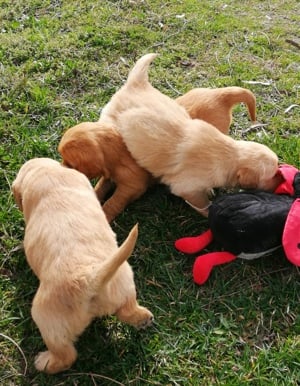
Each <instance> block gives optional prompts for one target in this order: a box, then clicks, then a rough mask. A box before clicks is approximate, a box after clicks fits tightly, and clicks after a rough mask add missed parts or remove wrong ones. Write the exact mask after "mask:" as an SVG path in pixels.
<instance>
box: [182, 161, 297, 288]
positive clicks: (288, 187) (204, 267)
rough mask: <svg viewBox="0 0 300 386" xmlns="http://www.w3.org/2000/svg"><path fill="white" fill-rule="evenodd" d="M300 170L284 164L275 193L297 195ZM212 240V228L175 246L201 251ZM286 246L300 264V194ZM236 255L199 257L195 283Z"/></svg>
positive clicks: (286, 233) (289, 255)
mask: <svg viewBox="0 0 300 386" xmlns="http://www.w3.org/2000/svg"><path fill="white" fill-rule="evenodd" d="M298 172H299V170H298V169H296V168H295V167H294V166H291V165H281V166H280V167H279V170H278V173H279V174H280V175H281V177H282V182H281V183H280V184H279V185H278V187H277V188H276V190H275V192H274V193H276V194H289V195H291V196H293V195H294V194H295V190H294V187H293V182H294V179H295V176H296V174H297V173H298ZM299 180H300V179H299ZM299 185H300V181H299ZM212 240H213V235H212V232H211V231H210V230H208V231H206V232H204V233H203V234H201V235H199V236H194V237H183V238H181V239H178V240H176V241H175V248H176V249H177V250H179V251H180V252H183V253H197V252H199V251H201V250H202V249H203V248H205V247H206V246H207V245H208V244H209V243H210V242H211V241H212ZM282 245H283V248H284V251H285V253H286V256H287V258H288V260H289V261H290V262H291V263H293V264H295V265H297V266H300V197H299V198H297V199H296V200H295V201H294V203H293V205H292V207H291V210H290V212H289V215H288V218H287V221H286V223H285V227H284V231H283V236H282ZM236 258H237V256H235V255H234V254H232V253H230V252H211V253H207V254H205V255H202V256H198V257H197V258H196V260H195V263H194V266H193V279H194V282H195V283H197V284H204V283H205V282H206V280H207V279H208V277H209V275H210V273H211V271H212V269H213V267H214V266H217V265H221V264H225V263H228V262H230V261H233V260H235V259H236Z"/></svg>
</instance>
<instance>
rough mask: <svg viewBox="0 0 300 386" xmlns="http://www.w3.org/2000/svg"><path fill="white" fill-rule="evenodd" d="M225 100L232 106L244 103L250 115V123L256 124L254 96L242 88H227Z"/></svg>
mask: <svg viewBox="0 0 300 386" xmlns="http://www.w3.org/2000/svg"><path fill="white" fill-rule="evenodd" d="M226 90H227V92H228V94H227V98H228V99H227V100H229V101H230V104H231V106H230V107H232V106H234V105H235V104H237V103H245V104H246V106H247V108H248V112H249V115H250V119H251V121H252V122H253V123H254V122H256V98H255V95H254V94H253V93H252V92H251V91H250V90H248V89H246V88H242V87H227V88H226Z"/></svg>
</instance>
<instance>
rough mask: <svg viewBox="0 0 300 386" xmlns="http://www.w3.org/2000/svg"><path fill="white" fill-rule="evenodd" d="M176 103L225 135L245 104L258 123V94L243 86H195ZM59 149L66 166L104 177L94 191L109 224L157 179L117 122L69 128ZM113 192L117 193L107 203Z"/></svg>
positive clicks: (90, 176)
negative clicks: (141, 163) (136, 156)
mask: <svg viewBox="0 0 300 386" xmlns="http://www.w3.org/2000/svg"><path fill="white" fill-rule="evenodd" d="M176 102H177V103H178V104H180V105H181V106H182V107H184V108H185V109H186V110H187V111H188V113H189V115H190V116H191V117H192V118H199V119H203V120H205V121H207V122H209V123H211V124H213V125H215V126H216V127H217V128H218V129H219V130H220V131H222V132H224V133H226V134H227V133H228V131H229V127H230V124H231V110H232V107H233V106H234V105H235V104H236V103H239V102H244V103H246V104H247V106H248V109H249V113H250V117H251V119H252V121H255V119H256V118H255V117H256V113H255V96H254V95H253V94H252V93H251V91H249V90H247V89H243V88H240V87H225V88H220V89H208V88H207V89H206V88H205V89H204V88H203V89H200V88H196V89H193V90H191V91H189V92H187V93H186V94H184V95H183V96H181V97H179V98H177V99H176ZM104 111H105V110H104ZM58 151H59V153H60V154H61V156H62V158H63V164H64V165H65V166H68V167H71V168H74V169H76V170H79V171H80V172H82V173H83V174H85V175H86V176H87V177H88V178H90V179H93V178H100V179H99V182H98V183H97V185H96V187H95V191H96V194H97V196H98V199H99V200H100V201H101V202H102V203H103V210H104V213H105V215H106V217H107V220H108V221H109V222H111V221H112V220H114V219H115V217H116V216H117V215H118V214H120V213H121V212H122V211H123V210H124V209H125V207H126V206H127V205H128V204H129V203H130V202H132V201H134V200H136V199H138V198H139V197H140V196H141V195H142V194H143V193H144V192H145V191H146V190H147V189H148V187H149V185H152V184H153V183H154V181H155V180H154V178H153V176H152V175H151V174H150V173H149V172H148V171H146V170H145V169H144V168H142V167H141V166H139V165H138V164H137V162H136V161H135V160H134V159H133V158H132V156H131V154H130V153H129V151H128V150H127V147H126V146H125V144H124V141H123V139H122V137H121V135H120V133H119V131H118V130H117V129H116V128H115V127H114V126H113V125H112V124H109V125H108V124H105V123H103V122H101V118H100V120H99V121H98V122H83V123H80V124H78V125H76V126H74V127H71V128H70V129H68V130H67V131H66V133H65V134H64V135H63V137H62V139H61V141H60V143H59V146H58ZM113 190H114V191H113ZM111 191H113V193H112V195H111V196H110V198H109V199H108V200H106V201H105V199H106V197H107V194H108V193H109V192H111Z"/></svg>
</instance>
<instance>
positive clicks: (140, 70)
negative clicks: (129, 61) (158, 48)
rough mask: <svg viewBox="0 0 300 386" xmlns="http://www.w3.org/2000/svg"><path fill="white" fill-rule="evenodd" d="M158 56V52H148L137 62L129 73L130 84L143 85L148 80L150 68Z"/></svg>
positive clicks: (128, 82) (128, 81)
mask: <svg viewBox="0 0 300 386" xmlns="http://www.w3.org/2000/svg"><path fill="white" fill-rule="evenodd" d="M156 56H157V54H146V55H144V56H142V57H141V58H140V59H139V60H138V61H137V62H136V63H135V65H134V67H133V69H132V70H131V71H130V73H129V75H128V79H127V85H128V86H141V85H144V84H146V83H147V82H148V68H149V65H150V63H151V62H152V61H153V60H154V59H155V58H156Z"/></svg>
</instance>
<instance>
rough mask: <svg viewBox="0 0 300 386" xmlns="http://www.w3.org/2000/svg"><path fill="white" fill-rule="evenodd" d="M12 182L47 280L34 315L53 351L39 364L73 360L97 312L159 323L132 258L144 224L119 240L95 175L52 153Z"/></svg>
mask: <svg viewBox="0 0 300 386" xmlns="http://www.w3.org/2000/svg"><path fill="white" fill-rule="evenodd" d="M12 189H13V193H14V196H15V200H16V203H17V204H18V206H19V208H20V209H21V210H22V211H23V214H24V219H25V223H26V229H25V236H24V248H25V253H26V257H27V260H28V263H29V265H30V267H31V268H32V270H33V271H34V273H35V274H36V275H37V277H38V278H39V281H40V285H39V288H38V290H37V293H36V295H35V297H34V300H33V304H32V317H33V319H34V321H35V323H36V324H37V326H38V328H39V330H40V332H41V335H42V337H43V340H44V342H45V344H46V346H47V349H48V351H44V352H41V353H39V354H38V355H37V357H36V360H35V366H36V368H37V369H38V370H40V371H45V372H47V373H57V372H59V371H62V370H65V369H67V368H69V367H70V366H71V365H72V363H73V362H74V361H75V360H76V357H77V353H76V350H75V348H74V345H73V343H74V341H75V340H76V338H77V337H78V336H79V335H80V334H81V333H82V332H83V331H84V329H85V328H86V327H87V326H88V325H89V323H90V322H91V320H92V319H93V318H95V317H97V316H103V315H112V314H115V315H116V316H117V317H118V318H119V319H120V320H121V321H124V322H127V323H129V324H131V325H133V326H135V327H137V328H143V327H146V326H147V325H149V324H150V323H151V321H152V318H153V316H152V314H151V312H150V311H148V310H147V309H146V308H144V307H140V306H139V305H138V303H137V301H136V290H135V285H134V279H133V272H132V270H131V268H130V266H129V264H128V262H127V261H126V260H127V258H128V257H129V255H130V254H131V253H132V250H133V248H134V245H135V242H136V239H137V234H138V230H137V226H135V227H134V228H133V229H132V231H131V232H130V234H129V236H128V237H127V239H126V240H125V242H124V243H123V244H122V245H121V246H120V247H118V245H117V241H116V235H115V233H114V232H113V231H112V229H111V228H110V226H109V224H108V222H107V220H106V218H105V215H104V213H103V211H102V209H101V206H100V204H99V201H98V200H97V197H96V195H95V193H94V191H93V188H92V186H91V184H90V182H89V181H88V179H87V178H86V177H85V176H84V175H83V174H82V173H79V172H78V171H76V170H72V169H68V168H66V167H64V166H62V165H60V164H59V163H58V162H57V161H54V160H51V159H49V158H35V159H32V160H30V161H27V162H26V163H25V164H24V165H23V166H22V167H21V169H20V171H19V173H18V175H17V177H16V179H15V181H14V182H13V186H12Z"/></svg>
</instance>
